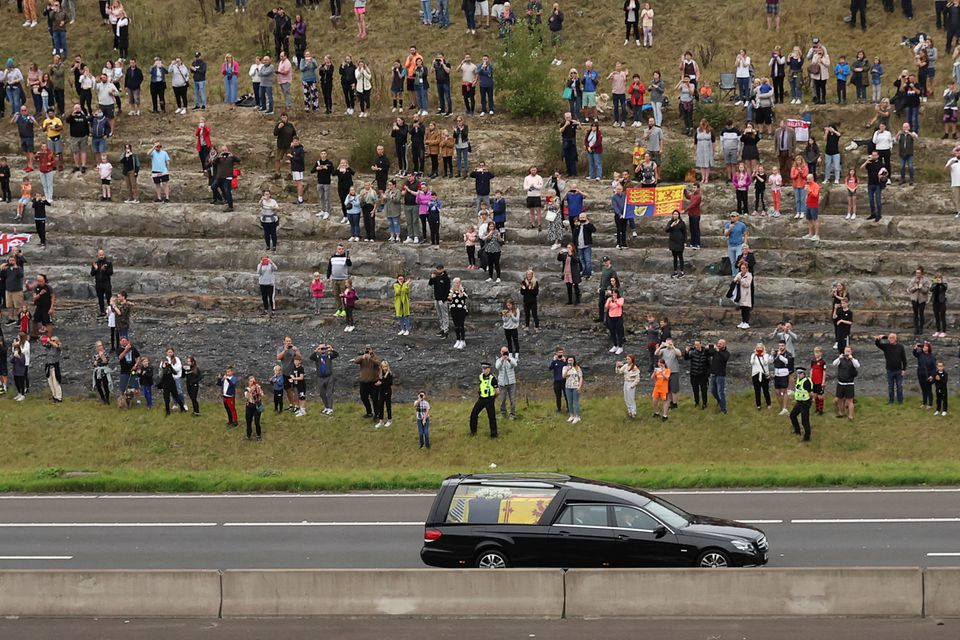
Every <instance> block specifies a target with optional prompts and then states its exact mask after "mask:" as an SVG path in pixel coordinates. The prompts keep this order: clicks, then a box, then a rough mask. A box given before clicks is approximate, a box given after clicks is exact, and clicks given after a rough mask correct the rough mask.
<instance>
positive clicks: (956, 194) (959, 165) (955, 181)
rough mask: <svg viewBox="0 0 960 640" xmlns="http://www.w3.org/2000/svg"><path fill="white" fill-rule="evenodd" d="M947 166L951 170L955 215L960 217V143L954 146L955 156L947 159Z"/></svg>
mask: <svg viewBox="0 0 960 640" xmlns="http://www.w3.org/2000/svg"><path fill="white" fill-rule="evenodd" d="M946 168H947V169H949V170H950V192H951V193H952V194H953V207H954V209H956V210H957V212H956V215H954V216H953V217H954V218H960V145H958V146H956V147H954V148H953V157H952V158H950V159H949V160H947V164H946Z"/></svg>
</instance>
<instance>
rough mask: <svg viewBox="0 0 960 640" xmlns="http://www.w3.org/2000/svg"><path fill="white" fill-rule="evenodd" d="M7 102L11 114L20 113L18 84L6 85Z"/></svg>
mask: <svg viewBox="0 0 960 640" xmlns="http://www.w3.org/2000/svg"><path fill="white" fill-rule="evenodd" d="M7 102H9V103H10V113H12V114H13V115H16V114H18V113H20V87H19V86H18V85H13V86H9V87H7Z"/></svg>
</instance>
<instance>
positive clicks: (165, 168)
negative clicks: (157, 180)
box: [150, 149, 170, 173]
mask: <svg viewBox="0 0 960 640" xmlns="http://www.w3.org/2000/svg"><path fill="white" fill-rule="evenodd" d="M169 164H170V154H169V153H167V152H166V151H164V150H163V149H160V150H159V151H157V150H156V149H153V150H152V151H150V171H151V172H153V173H168V172H169Z"/></svg>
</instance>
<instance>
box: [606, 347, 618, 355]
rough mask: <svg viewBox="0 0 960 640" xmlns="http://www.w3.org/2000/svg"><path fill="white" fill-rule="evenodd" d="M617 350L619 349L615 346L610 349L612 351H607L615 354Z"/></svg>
mask: <svg viewBox="0 0 960 640" xmlns="http://www.w3.org/2000/svg"><path fill="white" fill-rule="evenodd" d="M616 350H617V347H615V346H613V347H610V350H609V351H607V353H613V352H615V351H616Z"/></svg>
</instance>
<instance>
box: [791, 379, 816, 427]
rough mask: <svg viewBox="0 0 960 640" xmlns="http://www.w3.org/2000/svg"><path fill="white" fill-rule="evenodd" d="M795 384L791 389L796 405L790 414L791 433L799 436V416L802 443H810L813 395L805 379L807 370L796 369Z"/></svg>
mask: <svg viewBox="0 0 960 640" xmlns="http://www.w3.org/2000/svg"><path fill="white" fill-rule="evenodd" d="M795 373H796V374H797V383H796V385H794V389H793V399H794V400H796V404H794V405H793V411H791V412H790V424H792V425H793V432H794V433H795V434H796V435H800V424H799V423H798V422H797V416H798V415H799V416H800V418H801V420H802V421H803V441H804V442H809V441H810V397H811V394H812V393H813V382H811V381H810V378H808V377H807V370H806V369H804V368H803V367H798V368H797V370H796V372H795Z"/></svg>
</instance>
